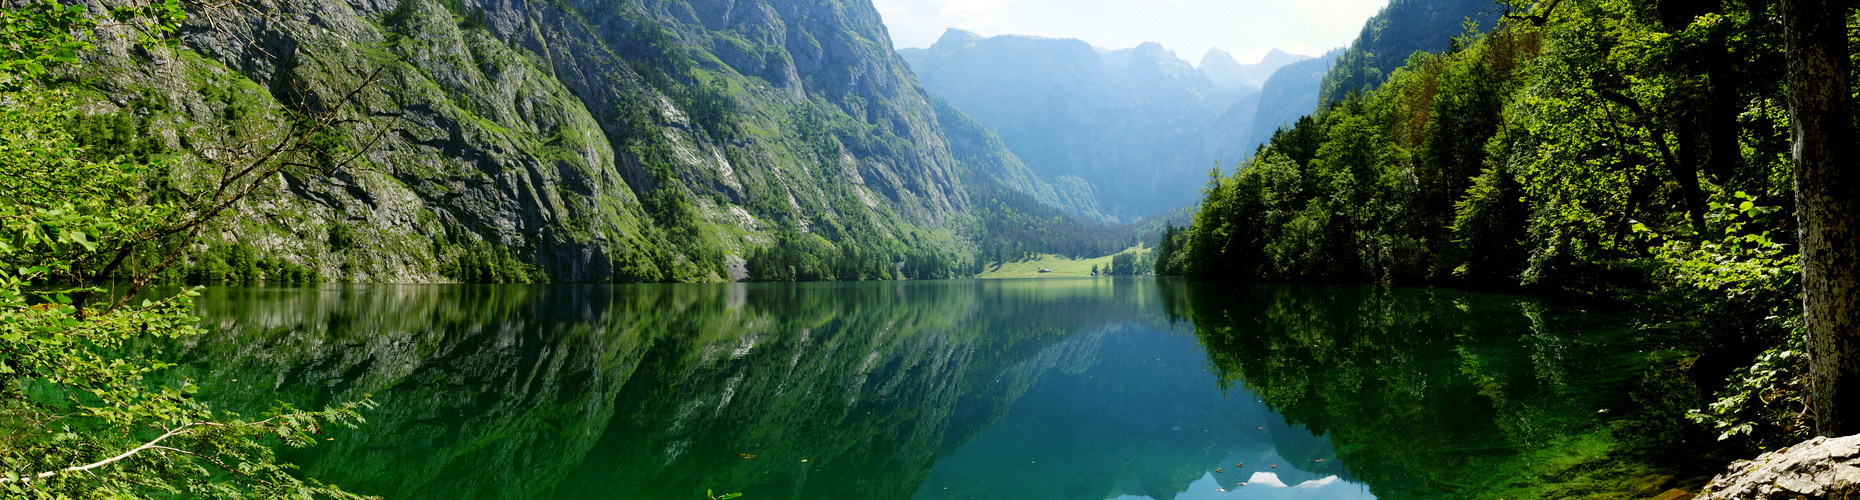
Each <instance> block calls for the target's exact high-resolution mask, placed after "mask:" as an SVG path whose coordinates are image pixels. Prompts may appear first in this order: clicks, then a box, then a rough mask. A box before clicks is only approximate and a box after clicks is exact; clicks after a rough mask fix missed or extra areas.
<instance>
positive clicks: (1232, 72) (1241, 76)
mask: <svg viewBox="0 0 1860 500" xmlns="http://www.w3.org/2000/svg"><path fill="white" fill-rule="evenodd" d="M1311 58H1312V57H1311V56H1306V55H1298V54H1292V53H1289V52H1285V51H1282V50H1279V49H1272V50H1271V51H1268V52H1266V56H1265V57H1264V58H1261V59H1260V60H1259V62H1256V63H1252V64H1240V61H1237V60H1234V56H1233V54H1229V53H1227V51H1225V50H1221V49H1218V48H1211V49H1208V53H1206V54H1203V55H1202V56H1201V63H1199V64H1196V65H1195V67H1196V68H1197V69H1200V70H1201V71H1202V72H1203V73H1207V74H1208V78H1209V79H1212V80H1214V84H1215V85H1223V86H1227V87H1253V88H1259V87H1261V86H1264V85H1265V84H1266V79H1267V78H1271V77H1272V74H1273V73H1274V72H1276V71H1278V70H1279V68H1282V67H1285V65H1287V64H1291V63H1295V62H1298V61H1303V60H1306V59H1311Z"/></svg>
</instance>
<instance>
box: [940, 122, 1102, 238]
mask: <svg viewBox="0 0 1860 500" xmlns="http://www.w3.org/2000/svg"><path fill="white" fill-rule="evenodd" d="M930 104H931V105H932V106H934V107H935V109H936V118H937V123H938V124H939V125H941V126H942V127H943V133H944V136H945V137H947V138H948V139H949V151H950V153H951V154H952V155H954V156H955V158H956V164H957V165H960V166H961V167H962V175H963V182H964V183H965V184H967V185H976V184H983V183H992V184H996V185H999V186H1000V187H1002V188H1005V189H1008V190H1011V191H1014V192H1019V193H1025V194H1026V195H1027V196H1030V197H1032V198H1033V199H1034V200H1035V201H1037V202H1039V203H1040V204H1042V205H1045V206H1048V207H1052V208H1056V209H1059V210H1062V211H1065V212H1069V213H1073V214H1078V215H1081V216H1084V217H1088V218H1093V219H1103V218H1105V215H1104V214H1103V213H1101V212H1099V211H1098V199H1097V193H1094V192H1093V191H1092V186H1091V184H1090V183H1088V182H1085V180H1083V179H1080V178H1078V177H1073V176H1070V175H1060V176H1057V177H1055V178H1054V179H1053V182H1047V181H1046V180H1044V179H1041V178H1040V177H1039V176H1038V175H1037V174H1034V173H1033V170H1032V169H1029V168H1027V164H1026V163H1025V162H1022V161H1020V157H1017V156H1014V152H1012V151H1009V150H1008V149H1007V144H1005V143H1002V142H1001V137H1000V136H997V135H995V133H994V132H993V131H991V130H988V128H987V127H984V126H982V124H981V123H978V122H976V121H975V119H974V118H971V117H969V115H968V114H967V113H963V112H962V111H961V110H958V109H956V108H955V107H953V106H950V105H949V102H947V101H944V100H942V99H938V98H935V97H932V98H930Z"/></svg>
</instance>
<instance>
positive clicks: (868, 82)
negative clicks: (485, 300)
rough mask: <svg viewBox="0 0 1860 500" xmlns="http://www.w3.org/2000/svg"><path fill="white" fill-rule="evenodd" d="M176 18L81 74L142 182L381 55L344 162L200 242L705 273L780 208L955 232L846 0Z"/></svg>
mask: <svg viewBox="0 0 1860 500" xmlns="http://www.w3.org/2000/svg"><path fill="white" fill-rule="evenodd" d="M98 1H100V2H105V1H106V0H98ZM106 3H107V2H106ZM190 23H191V24H190V25H189V26H188V29H187V30H186V31H185V33H184V35H183V36H182V37H181V44H180V45H179V46H178V47H177V48H175V49H172V50H168V49H154V50H146V49H143V48H140V47H136V46H134V45H132V44H129V43H127V42H125V41H122V40H118V39H117V38H115V37H111V36H104V37H102V39H103V41H104V44H103V45H104V47H103V49H102V50H100V51H98V52H96V53H94V54H92V55H91V56H90V60H89V61H87V62H88V64H85V65H83V66H82V67H81V68H79V69H77V70H76V71H77V73H78V74H77V75H74V76H77V77H80V78H84V79H87V80H89V81H92V82H94V83H93V84H92V85H91V91H90V92H89V94H90V96H91V97H92V98H93V99H92V102H93V104H92V105H90V106H89V108H88V109H87V110H86V113H88V114H90V115H93V116H129V117H132V120H133V121H134V123H136V124H137V126H138V127H140V128H142V129H143V130H144V131H146V135H148V136H152V137H155V138H157V139H156V140H158V141H160V142H161V143H162V145H163V147H164V149H165V150H166V151H168V154H169V156H170V157H171V158H172V160H171V165H172V166H171V167H170V168H168V169H167V170H166V171H165V173H164V177H162V178H160V179H156V180H155V183H156V184H159V185H162V186H164V189H167V190H169V192H171V193H173V194H176V195H179V196H189V195H192V194H194V193H196V192H197V191H198V190H199V189H203V186H205V185H206V183H207V182H208V181H211V180H212V178H211V173H212V172H214V171H215V170H214V169H215V168H216V167H215V164H214V161H215V160H216V159H218V158H219V156H218V153H216V150H215V149H214V148H215V147H219V146H224V145H229V144H244V143H247V142H250V143H252V144H265V143H267V142H266V141H275V140H276V139H278V137H279V134H280V133H281V132H280V131H279V130H277V129H276V124H277V123H281V122H282V119H283V118H284V117H286V116H289V115H291V114H292V113H297V112H301V111H304V110H312V109H316V107H318V106H325V105H329V103H334V102H337V101H338V100H339V99H340V98H341V96H343V95H345V93H346V92H347V91H349V90H350V89H353V88H356V87H357V86H359V85H360V84H361V83H362V76H363V75H365V74H367V73H369V72H372V71H374V70H375V69H377V68H379V69H380V73H379V74H380V80H379V81H377V82H375V83H373V84H371V85H368V86H366V87H364V88H363V89H362V91H361V92H360V93H358V94H357V96H358V100H357V101H356V103H355V104H354V105H352V111H354V113H353V114H354V115H355V116H359V117H362V119H361V120H360V121H358V122H356V123H352V124H347V125H344V126H342V127H339V128H338V129H337V130H335V131H334V132H333V133H330V134H327V137H319V138H317V139H318V141H319V142H317V144H319V145H322V146H324V147H326V149H327V150H328V151H330V152H334V153H340V154H330V155H326V156H330V157H345V156H347V154H350V153H354V154H358V155H359V156H358V159H357V161H356V162H355V164H354V165H353V166H352V168H348V169H339V170H333V171H332V170H330V169H319V168H293V169H289V170H287V172H286V174H285V175H284V176H282V178H281V179H280V180H279V181H278V182H277V183H275V184H273V185H271V186H269V187H268V188H267V189H264V190H261V191H260V192H258V193H256V194H255V195H254V196H253V197H252V198H251V199H249V200H248V202H246V203H244V204H243V205H242V206H240V207H239V212H240V216H238V217H233V218H230V219H232V220H229V221H228V222H227V223H226V224H223V225H222V227H220V228H218V229H219V231H216V232H214V234H209V235H208V238H207V243H208V244H209V245H215V246H218V245H247V246H250V247H253V248H254V249H256V250H257V252H258V253H259V254H261V255H267V256H273V257H276V258H280V259H284V260H287V261H291V262H296V263H300V264H304V265H308V266H310V267H313V268H315V269H316V270H317V271H318V272H319V274H321V275H323V277H324V278H326V279H337V280H380V281H435V280H438V281H444V280H452V279H459V276H458V275H459V274H461V272H462V271H460V270H461V269H464V268H465V267H466V266H467V264H465V263H477V262H485V261H495V260H497V259H500V258H501V259H503V261H505V262H510V263H514V265H515V266H516V267H519V268H526V269H527V271H528V272H529V273H531V274H533V275H535V277H547V278H549V279H554V280H558V281H607V280H615V281H636V280H685V281H689V280H717V279H723V278H726V277H727V276H728V275H729V274H730V273H729V272H728V270H727V267H728V266H727V265H726V264H727V263H729V262H740V258H741V256H743V255H745V254H746V251H747V250H748V249H749V248H752V247H755V246H760V245H766V244H767V242H768V241H769V238H768V237H767V236H766V235H767V234H768V233H769V232H770V231H774V230H778V229H781V228H788V229H794V230H799V231H809V232H816V233H819V234H821V235H822V236H824V237H826V238H828V239H829V240H833V241H860V242H881V244H891V245H894V246H898V247H899V248H897V249H895V250H897V251H899V252H900V253H901V252H903V251H905V250H907V249H909V248H923V247H930V248H933V249H935V250H938V251H948V252H952V253H960V252H961V251H962V250H961V248H962V247H963V245H965V244H964V243H963V242H962V241H961V238H960V237H958V236H956V235H955V233H954V231H953V230H952V229H951V227H954V226H958V225H960V221H961V220H963V219H964V218H965V217H967V216H966V214H965V213H964V211H965V210H966V207H967V200H966V199H965V197H964V194H963V191H962V190H961V189H960V185H959V183H960V179H959V178H958V173H957V170H956V164H955V162H954V160H953V159H952V157H951V155H950V153H949V150H948V146H947V144H946V142H945V140H944V138H943V136H942V133H941V132H940V130H939V127H938V124H937V120H936V118H937V117H936V115H935V113H934V111H933V110H932V108H931V105H930V103H929V101H928V99H927V97H926V93H925V92H924V91H923V89H922V88H921V87H920V86H919V85H918V84H917V82H916V80H915V79H914V78H913V77H912V76H911V73H910V71H909V70H908V68H907V67H906V65H905V64H904V63H903V62H902V60H900V59H899V58H898V57H897V56H896V55H895V54H894V53H893V52H892V51H891V50H889V47H890V46H891V42H890V41H889V39H888V37H887V35H886V33H885V30H884V27H883V26H882V25H881V24H880V21H879V16H878V14H877V12H876V11H874V10H873V8H872V6H871V5H870V3H869V2H867V1H864V0H809V1H780V2H767V1H754V0H751V1H734V0H691V1H650V2H640V1H626V0H583V1H567V2H529V1H521V0H517V1H512V0H444V1H441V0H352V1H338V2H311V1H297V0H269V1H261V2H254V3H252V4H249V5H246V6H243V7H240V8H238V9H233V10H218V11H202V12H196V13H194V15H193V17H192V18H191V19H190ZM324 160H325V162H326V163H333V162H331V161H328V159H327V158H325V159H324ZM311 163H315V162H311ZM314 166H315V165H311V167H314ZM884 242H890V243H884ZM481 254H487V255H481Z"/></svg>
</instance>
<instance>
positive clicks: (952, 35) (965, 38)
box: [933, 28, 984, 48]
mask: <svg viewBox="0 0 1860 500" xmlns="http://www.w3.org/2000/svg"><path fill="white" fill-rule="evenodd" d="M982 40H984V38H983V37H982V36H981V35H977V34H975V32H972V31H965V30H960V29H956V28H950V29H949V30H948V31H944V32H943V37H942V38H938V39H936V44H935V45H933V46H935V47H945V48H952V47H961V46H964V45H968V44H971V43H975V42H979V41H982Z"/></svg>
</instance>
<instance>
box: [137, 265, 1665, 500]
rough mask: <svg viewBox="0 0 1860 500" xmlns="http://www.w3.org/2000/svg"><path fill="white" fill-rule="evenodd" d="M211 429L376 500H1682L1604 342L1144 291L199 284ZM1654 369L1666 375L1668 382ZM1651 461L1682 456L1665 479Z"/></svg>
mask: <svg viewBox="0 0 1860 500" xmlns="http://www.w3.org/2000/svg"><path fill="white" fill-rule="evenodd" d="M197 304H198V306H199V312H200V313H201V315H202V316H203V317H204V321H205V322H206V323H207V324H209V325H211V326H214V327H216V329H215V330H214V333H211V334H209V335H206V336H203V337H198V338H193V339H187V340H186V341H185V342H184V343H182V344H181V345H178V346H170V347H168V348H166V349H164V351H165V354H164V356H167V357H169V358H171V359H174V360H176V361H178V362H180V363H181V366H180V367H179V368H176V369H174V370H170V371H169V373H167V374H166V376H168V377H171V378H178V377H188V378H191V379H193V380H194V381H195V382H196V383H197V384H199V385H200V386H201V388H202V390H201V396H200V397H202V398H205V399H206V400H208V401H211V402H213V404H215V405H216V406H217V407H219V408H221V409H225V410H230V411H236V412H240V413H242V414H246V415H256V414H258V413H260V412H262V411H264V410H265V409H266V408H269V407H270V406H272V405H274V404H275V402H278V401H283V402H287V403H291V404H294V405H296V406H297V407H300V408H320V407H322V406H323V405H328V404H332V403H336V402H341V401H347V400H354V399H360V398H363V397H372V398H373V400H374V401H376V402H378V403H379V404H380V406H379V407H377V408H375V409H373V410H369V411H367V412H366V413H365V416H366V417H367V419H368V422H367V423H366V424H365V425H363V426H362V427H360V428H358V429H353V430H341V431H335V432H330V433H328V435H327V438H328V439H329V440H327V441H324V442H323V443H322V444H320V445H319V446H316V447H313V448H308V449H304V450H289V451H286V452H285V453H284V456H285V457H286V458H287V459H289V460H292V461H295V462H297V463H299V464H302V465H303V470H304V471H305V472H307V473H308V474H310V475H311V476H313V477H316V478H319V479H322V480H325V481H330V482H334V483H336V484H341V485H343V486H344V487H345V488H346V489H349V490H352V491H361V492H365V493H370V494H376V495H382V496H384V497H387V498H395V499H402V498H405V499H416V498H624V499H678V500H702V499H705V498H706V492H707V491H714V492H715V493H717V494H723V493H736V492H741V493H742V494H743V497H742V498H743V499H745V500H760V499H898V500H904V499H926V500H940V499H1007V498H1012V499H1088V500H1101V499H1119V500H1137V499H1142V498H1149V499H1153V500H1171V499H1174V500H1199V499H1318V498H1336V499H1356V498H1363V499H1367V498H1531V497H1539V498H1564V497H1581V496H1592V497H1594V498H1647V497H1651V496H1653V495H1656V494H1659V493H1661V492H1662V491H1665V490H1666V489H1667V488H1670V487H1673V486H1677V485H1681V484H1688V482H1691V483H1696V482H1697V481H1698V479H1697V478H1694V477H1691V475H1689V474H1686V470H1689V469H1685V468H1683V467H1677V468H1676V467H1673V466H1670V465H1660V464H1669V463H1671V461H1672V458H1671V457H1670V456H1663V455H1661V453H1662V452H1660V451H1657V450H1661V449H1666V448H1667V447H1666V446H1665V444H1668V443H1663V442H1662V441H1661V439H1666V438H1665V437H1663V436H1668V435H1669V434H1670V432H1668V431H1665V430H1663V429H1664V428H1663V427H1662V426H1661V425H1659V424H1660V422H1659V420H1660V419H1659V418H1652V417H1644V415H1646V414H1649V412H1648V411H1647V410H1646V408H1651V407H1657V406H1658V404H1657V403H1658V401H1656V400H1658V399H1659V398H1661V397H1666V396H1669V395H1668V394H1666V393H1667V392H1670V391H1666V390H1665V389H1662V387H1663V386H1662V385H1661V380H1664V379H1663V378H1662V376H1661V375H1660V374H1661V373H1664V372H1662V369H1663V368H1664V367H1666V366H1668V365H1671V364H1672V360H1674V359H1676V358H1679V357H1682V356H1683V355H1682V354H1681V353H1677V352H1672V351H1666V350H1662V349H1658V348H1655V347H1653V346H1654V344H1652V343H1650V342H1648V341H1646V340H1644V339H1640V338H1639V337H1638V335H1640V334H1639V333H1638V332H1636V331H1635V330H1634V329H1632V328H1629V327H1628V323H1627V322H1626V321H1625V320H1624V319H1623V318H1622V317H1619V316H1617V315H1613V314H1609V313H1606V312H1602V311H1595V310H1590V309H1588V308H1586V307H1584V306H1583V305H1581V304H1569V303H1559V302H1557V301H1552V300H1548V299H1542V298H1535V297H1529V296H1520V295H1502V294H1487V293H1475V292H1467V291H1458V290H1449V289H1433V288H1404V287H1384V286H1370V285H1363V286H1315V285H1198V284H1184V283H1182V282H1180V281H1177V280H1173V279H1166V278H1148V277H1118V278H1110V277H1100V278H1058V279H1027V280H948V281H903V282H898V281H889V282H857V283H798V284H787V283H767V284H761V283H757V284H744V283H737V284H710V285H320V286H314V287H212V288H209V289H208V290H207V291H206V294H205V295H204V296H203V297H201V298H200V299H199V300H198V301H197ZM1667 371H1670V370H1667ZM1669 453H1680V454H1683V450H1679V451H1676V452H1669Z"/></svg>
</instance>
